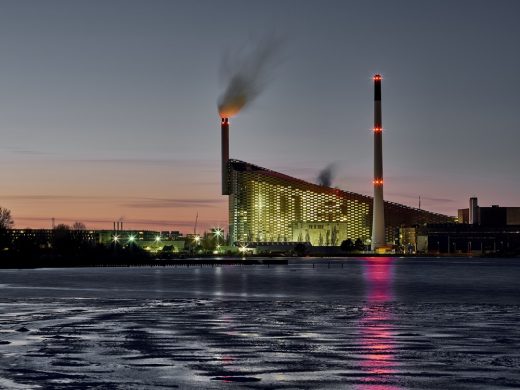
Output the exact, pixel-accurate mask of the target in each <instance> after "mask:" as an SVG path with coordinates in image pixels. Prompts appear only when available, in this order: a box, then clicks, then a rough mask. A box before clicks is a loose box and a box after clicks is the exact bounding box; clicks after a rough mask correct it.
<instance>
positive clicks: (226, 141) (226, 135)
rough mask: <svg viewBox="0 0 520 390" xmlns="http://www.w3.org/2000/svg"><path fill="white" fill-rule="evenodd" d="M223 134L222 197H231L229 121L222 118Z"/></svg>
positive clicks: (221, 127)
mask: <svg viewBox="0 0 520 390" xmlns="http://www.w3.org/2000/svg"><path fill="white" fill-rule="evenodd" d="M220 129H221V133H222V139H221V142H222V195H229V180H228V174H229V171H228V170H229V168H228V162H229V119H228V118H222V122H221V125H220Z"/></svg>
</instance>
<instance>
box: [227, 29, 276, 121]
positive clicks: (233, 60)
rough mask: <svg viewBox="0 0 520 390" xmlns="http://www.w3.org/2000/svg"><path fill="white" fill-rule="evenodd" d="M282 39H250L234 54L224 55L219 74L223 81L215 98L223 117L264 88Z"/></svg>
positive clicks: (248, 102)
mask: <svg viewBox="0 0 520 390" xmlns="http://www.w3.org/2000/svg"><path fill="white" fill-rule="evenodd" d="M280 46H281V41H280V40H279V39H274V38H269V39H264V40H262V41H260V42H257V43H256V44H253V43H249V44H248V45H246V46H245V47H244V48H243V49H242V50H239V51H238V52H237V53H235V54H233V55H226V56H224V58H223V61H222V66H221V76H222V79H223V80H224V83H225V84H226V89H225V91H224V93H223V94H222V95H221V96H220V98H219V99H218V111H219V114H220V116H221V117H222V118H230V117H232V116H234V115H236V114H237V113H238V112H239V111H240V110H241V109H243V108H245V107H246V106H247V105H248V104H250V103H251V102H252V101H253V100H254V99H255V98H256V97H257V96H258V95H259V94H260V93H261V92H262V91H263V89H264V88H265V86H266V85H267V83H268V81H269V79H268V75H269V74H270V73H271V71H272V70H273V68H274V67H275V66H276V64H277V62H278V61H277V58H278V54H279V51H280Z"/></svg>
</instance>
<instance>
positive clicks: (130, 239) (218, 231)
mask: <svg viewBox="0 0 520 390" xmlns="http://www.w3.org/2000/svg"><path fill="white" fill-rule="evenodd" d="M214 235H215V237H222V236H223V235H224V231H223V230H222V229H221V228H216V229H215V233H214ZM112 240H113V241H114V242H118V241H119V240H120V237H119V236H117V235H116V236H113V237H112ZM193 240H194V241H195V242H197V243H198V242H199V241H200V240H201V238H200V236H198V235H197V236H195V237H193ZM134 241H135V236H134V235H129V236H128V242H134ZM159 241H161V236H155V242H159ZM219 246H220V245H219Z"/></svg>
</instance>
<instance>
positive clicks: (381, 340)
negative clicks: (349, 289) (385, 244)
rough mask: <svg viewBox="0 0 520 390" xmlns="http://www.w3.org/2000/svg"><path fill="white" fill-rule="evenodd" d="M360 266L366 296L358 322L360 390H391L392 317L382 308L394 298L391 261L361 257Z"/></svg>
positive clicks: (393, 364)
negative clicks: (361, 374)
mask: <svg viewBox="0 0 520 390" xmlns="http://www.w3.org/2000/svg"><path fill="white" fill-rule="evenodd" d="M362 261H363V263H362V267H363V279H364V282H365V288H366V293H365V294H366V295H365V300H366V303H365V306H364V307H363V313H364V315H363V317H362V318H361V320H360V321H359V335H360V342H359V345H360V350H361V352H360V353H361V358H362V360H361V363H360V369H361V371H362V372H363V373H364V374H365V375H364V376H362V377H361V379H362V381H363V382H364V383H362V384H359V385H357V386H356V388H357V389H360V390H361V389H362V390H368V389H371V390H394V389H398V388H400V387H399V386H396V385H394V384H392V383H393V382H394V380H393V379H394V378H393V374H395V373H397V372H398V370H397V362H396V359H395V342H394V339H393V336H394V331H393V329H392V324H391V323H392V320H393V318H392V315H391V313H389V311H388V310H387V309H386V308H385V306H384V305H385V304H386V303H387V302H391V301H392V300H393V298H394V295H393V286H392V284H393V272H394V264H393V261H394V259H393V258H391V257H370V258H364V259H363V260H362ZM387 382H388V383H387Z"/></svg>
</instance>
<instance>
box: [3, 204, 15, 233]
mask: <svg viewBox="0 0 520 390" xmlns="http://www.w3.org/2000/svg"><path fill="white" fill-rule="evenodd" d="M13 225H14V221H13V218H12V217H11V210H8V209H5V208H3V207H0V229H11V228H12V227H13Z"/></svg>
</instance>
